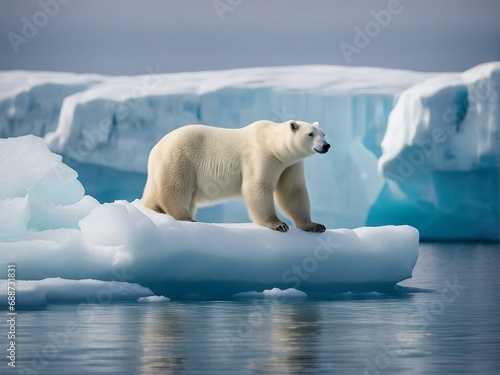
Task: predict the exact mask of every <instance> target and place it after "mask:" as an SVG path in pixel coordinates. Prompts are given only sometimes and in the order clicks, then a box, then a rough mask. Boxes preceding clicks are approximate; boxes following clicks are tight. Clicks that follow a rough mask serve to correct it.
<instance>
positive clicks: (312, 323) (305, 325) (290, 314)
mask: <svg viewBox="0 0 500 375" xmlns="http://www.w3.org/2000/svg"><path fill="white" fill-rule="evenodd" d="M269 314H270V316H269V325H270V326H269V340H270V342H269V343H268V347H269V354H268V356H267V358H265V359H263V360H255V361H253V362H251V363H250V364H249V367H250V368H251V369H255V370H259V371H264V372H270V373H276V372H279V373H303V372H304V371H311V370H314V369H315V368H317V367H318V355H317V353H318V350H317V349H318V348H317V347H318V341H319V336H320V335H321V325H320V320H321V319H320V314H319V312H318V310H317V307H316V305H315V304H312V305H304V304H302V303H300V304H277V305H276V304H273V305H271V306H270V310H269Z"/></svg>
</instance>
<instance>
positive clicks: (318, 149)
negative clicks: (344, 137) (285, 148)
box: [288, 121, 330, 155]
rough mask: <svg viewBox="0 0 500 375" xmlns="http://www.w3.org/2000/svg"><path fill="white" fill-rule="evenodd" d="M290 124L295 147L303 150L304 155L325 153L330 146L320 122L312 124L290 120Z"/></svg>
mask: <svg viewBox="0 0 500 375" xmlns="http://www.w3.org/2000/svg"><path fill="white" fill-rule="evenodd" d="M288 126H289V128H290V131H291V133H292V142H293V144H294V148H295V149H296V150H300V151H302V152H303V153H304V155H312V154H315V153H319V154H324V153H326V152H327V151H328V149H329V148H330V144H329V143H328V142H327V141H326V139H325V133H323V130H321V129H320V127H319V123H318V122H315V123H312V124H310V123H308V122H304V121H289V122H288Z"/></svg>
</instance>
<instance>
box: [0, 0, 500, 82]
mask: <svg viewBox="0 0 500 375" xmlns="http://www.w3.org/2000/svg"><path fill="white" fill-rule="evenodd" d="M56 1H57V0H38V1H19V0H0V4H1V9H0V36H1V37H0V70H7V69H30V70H51V71H70V72H88V73H103V74H112V75H118V74H141V73H147V72H146V67H147V66H156V65H158V64H159V66H160V70H161V71H162V72H179V71H195V70H212V69H226V68H237V67H251V66H275V65H302V64H337V65H352V66H361V65H364V66H381V67H389V68H403V69H412V70H421V71H462V70H465V69H468V68H470V67H472V66H474V65H476V64H479V63H482V62H486V61H493V60H500V1H498V0H454V1H452V0H420V1H417V0H413V1H410V0H400V1H398V0H384V1H379V0H363V1H355V0H307V1H304V0H172V1H167V0H142V1H132V0H107V1H103V0H72V1H68V0H59V1H60V2H62V3H66V2H67V4H61V5H58V6H54V4H59V3H57V2H56ZM398 3H399V4H398ZM42 4H47V5H46V6H43V5H42ZM44 9H45V10H44Z"/></svg>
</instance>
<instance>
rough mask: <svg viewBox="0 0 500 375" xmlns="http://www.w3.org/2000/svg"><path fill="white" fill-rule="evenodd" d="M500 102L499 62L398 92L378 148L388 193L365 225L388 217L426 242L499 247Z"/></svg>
mask: <svg viewBox="0 0 500 375" xmlns="http://www.w3.org/2000/svg"><path fill="white" fill-rule="evenodd" d="M499 95H500V62H496V63H489V64H482V65H479V66H477V67H475V68H473V69H470V70H468V71H466V72H464V73H461V74H459V73H456V74H443V75H441V76H438V77H434V78H431V79H429V80H427V81H425V82H423V83H421V84H418V85H415V86H413V87H412V88H410V89H408V90H406V91H405V92H403V93H402V94H401V96H400V98H399V100H398V102H397V104H396V106H395V107H394V109H393V110H392V112H391V114H390V116H389V122H388V125H387V131H386V133H385V136H384V139H383V140H382V143H381V146H382V155H381V157H380V159H379V168H380V172H381V174H382V175H383V176H384V178H385V180H386V186H385V188H384V191H383V193H382V194H381V195H380V197H379V200H378V201H377V203H376V204H375V205H374V207H373V208H372V212H371V215H372V218H370V219H369V220H368V223H369V224H371V225H377V224H380V223H383V222H385V221H386V220H389V217H388V215H390V216H391V217H390V219H391V220H392V221H393V222H397V223H405V224H410V225H414V226H417V227H418V228H419V229H420V231H421V234H422V236H423V237H425V238H428V239H433V238H437V239H456V238H461V239H477V238H482V239H489V240H498V239H499V228H500V226H499V194H500V193H499V192H500V189H499V168H500V126H499V123H500V96H499ZM388 208H389V209H388ZM389 213H390V214H389Z"/></svg>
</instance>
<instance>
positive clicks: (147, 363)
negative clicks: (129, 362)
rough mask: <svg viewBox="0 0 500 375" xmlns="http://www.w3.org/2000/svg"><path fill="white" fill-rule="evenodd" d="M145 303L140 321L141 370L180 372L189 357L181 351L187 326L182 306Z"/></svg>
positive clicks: (142, 371) (146, 371)
mask: <svg viewBox="0 0 500 375" xmlns="http://www.w3.org/2000/svg"><path fill="white" fill-rule="evenodd" d="M165 307H168V308H158V307H157V306H151V305H145V306H144V310H143V314H142V316H141V320H140V322H139V325H140V332H139V345H138V351H139V357H140V365H139V368H138V371H139V372H140V373H165V372H167V373H179V372H182V371H183V370H184V364H185V361H186V358H185V357H184V356H183V355H180V354H179V353H180V352H181V351H182V349H181V348H180V347H179V343H180V342H182V341H183V337H184V329H183V322H182V319H181V315H182V311H179V309H178V307H177V306H176V307H174V308H171V307H173V306H166V305H165Z"/></svg>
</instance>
